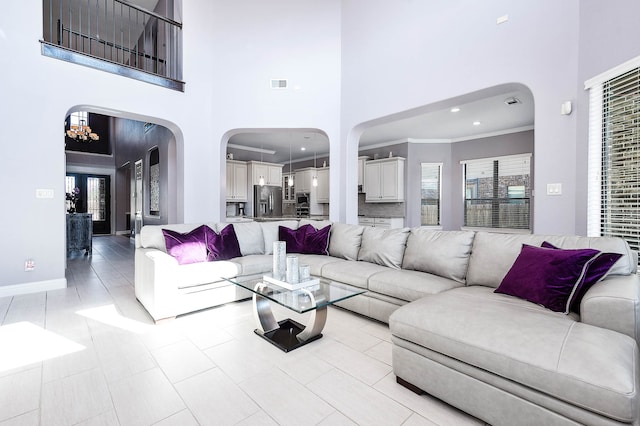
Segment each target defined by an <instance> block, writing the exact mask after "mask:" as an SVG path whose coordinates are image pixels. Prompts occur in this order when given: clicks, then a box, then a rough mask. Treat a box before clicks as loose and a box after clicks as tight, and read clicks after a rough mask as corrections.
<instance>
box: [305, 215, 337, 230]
mask: <svg viewBox="0 0 640 426" xmlns="http://www.w3.org/2000/svg"><path fill="white" fill-rule="evenodd" d="M331 224H332V223H331V221H330V220H315V219H307V218H304V217H303V218H301V219H300V222H299V223H298V227H301V226H304V225H311V226H313V227H314V228H316V229H322V228H326V227H327V226H329V225H331Z"/></svg>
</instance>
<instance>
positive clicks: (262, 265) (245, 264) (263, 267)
mask: <svg viewBox="0 0 640 426" xmlns="http://www.w3.org/2000/svg"><path fill="white" fill-rule="evenodd" d="M231 261H232V262H234V263H236V264H237V265H238V268H239V270H240V272H239V273H238V275H241V276H249V275H261V274H267V273H269V272H271V271H272V268H273V256H271V255H267V254H252V255H249V256H242V257H236V258H234V259H231Z"/></svg>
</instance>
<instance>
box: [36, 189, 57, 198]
mask: <svg viewBox="0 0 640 426" xmlns="http://www.w3.org/2000/svg"><path fill="white" fill-rule="evenodd" d="M36 198H53V189H36Z"/></svg>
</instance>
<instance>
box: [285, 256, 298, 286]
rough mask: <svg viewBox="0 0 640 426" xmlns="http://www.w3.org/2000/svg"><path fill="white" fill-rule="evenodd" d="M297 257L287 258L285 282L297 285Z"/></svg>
mask: <svg viewBox="0 0 640 426" xmlns="http://www.w3.org/2000/svg"><path fill="white" fill-rule="evenodd" d="M298 273H299V272H298V256H287V282H288V283H289V284H297V283H298Z"/></svg>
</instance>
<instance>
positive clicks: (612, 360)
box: [389, 286, 640, 422]
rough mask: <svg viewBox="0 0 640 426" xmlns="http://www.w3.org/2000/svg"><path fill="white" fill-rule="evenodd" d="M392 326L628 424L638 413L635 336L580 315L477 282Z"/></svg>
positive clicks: (418, 307)
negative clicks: (582, 320) (588, 321)
mask: <svg viewBox="0 0 640 426" xmlns="http://www.w3.org/2000/svg"><path fill="white" fill-rule="evenodd" d="M389 328H390V330H391V333H392V335H393V336H394V344H396V342H397V344H399V345H402V341H403V340H405V341H409V342H413V343H415V344H417V345H420V346H423V347H425V348H428V349H430V350H432V351H435V352H438V353H440V354H443V355H446V356H448V357H452V358H454V359H457V360H460V361H462V362H464V363H466V364H469V365H472V366H474V367H477V368H480V369H482V370H484V371H487V372H490V373H493V374H496V375H499V376H501V377H504V378H506V379H508V380H512V381H514V382H516V383H521V384H523V385H524V386H527V387H530V388H532V389H535V390H537V391H539V392H541V393H543V394H546V395H549V396H551V397H553V398H557V399H560V400H562V401H566V402H568V403H570V404H573V405H577V406H579V407H582V408H585V409H587V410H589V411H593V412H596V413H600V414H602V415H604V416H607V417H611V418H613V419H617V420H620V421H622V422H631V421H632V420H633V419H635V418H637V413H638V410H639V409H640V407H638V388H637V386H638V379H637V377H636V376H637V374H638V373H637V372H638V368H639V367H640V366H639V361H638V346H637V344H636V342H635V340H634V339H632V338H631V337H629V336H626V335H623V334H621V333H617V332H614V331H611V330H607V329H603V328H599V327H594V326H591V325H588V324H584V323H580V322H577V321H576V317H574V316H572V315H562V314H559V313H556V312H552V311H550V310H548V309H545V308H543V307H541V306H538V305H535V304H532V303H530V302H527V301H525V300H522V299H517V298H513V297H509V296H506V295H502V294H498V293H493V292H492V289H491V288H488V287H483V286H472V287H459V288H454V289H452V290H448V291H445V292H442V293H439V294H436V295H433V296H429V297H424V298H421V299H419V300H416V301H415V302H411V303H409V304H407V305H405V306H403V307H400V308H399V309H397V310H396V311H395V312H394V313H393V314H392V315H391V317H390V319H389ZM397 339H400V340H397Z"/></svg>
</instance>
